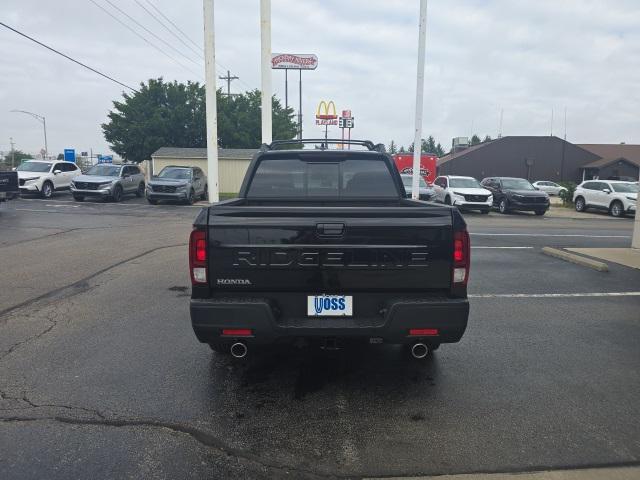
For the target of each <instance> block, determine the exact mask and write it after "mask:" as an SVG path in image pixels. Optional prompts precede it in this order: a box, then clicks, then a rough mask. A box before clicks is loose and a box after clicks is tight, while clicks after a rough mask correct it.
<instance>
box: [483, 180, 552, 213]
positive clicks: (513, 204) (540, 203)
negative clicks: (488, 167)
mask: <svg viewBox="0 0 640 480" xmlns="http://www.w3.org/2000/svg"><path fill="white" fill-rule="evenodd" d="M480 183H481V184H482V186H483V187H484V188H486V189H487V190H491V193H492V194H493V206H494V207H498V210H499V211H500V213H509V212H510V211H511V210H519V211H529V212H535V213H536V215H544V214H545V212H546V211H547V210H549V195H547V194H546V193H545V192H541V191H540V190H536V187H534V186H533V185H531V183H530V182H529V181H528V180H525V179H524V178H512V177H489V178H485V179H484V180H482V182H480Z"/></svg>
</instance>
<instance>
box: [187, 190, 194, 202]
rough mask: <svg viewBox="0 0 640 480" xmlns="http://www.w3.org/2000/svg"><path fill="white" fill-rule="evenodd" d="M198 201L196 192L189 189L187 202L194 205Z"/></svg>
mask: <svg viewBox="0 0 640 480" xmlns="http://www.w3.org/2000/svg"><path fill="white" fill-rule="evenodd" d="M195 201H196V192H194V191H193V189H191V190H189V196H188V197H187V204H188V205H193V204H194V203H195Z"/></svg>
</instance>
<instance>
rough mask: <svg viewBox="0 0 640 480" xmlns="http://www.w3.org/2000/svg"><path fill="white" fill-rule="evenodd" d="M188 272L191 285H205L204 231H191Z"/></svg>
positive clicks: (205, 240) (205, 237) (205, 239)
mask: <svg viewBox="0 0 640 480" xmlns="http://www.w3.org/2000/svg"><path fill="white" fill-rule="evenodd" d="M189 270H190V271H191V284H193V285H198V284H202V283H207V235H206V232H205V231H204V230H193V231H192V232H191V236H190V237H189Z"/></svg>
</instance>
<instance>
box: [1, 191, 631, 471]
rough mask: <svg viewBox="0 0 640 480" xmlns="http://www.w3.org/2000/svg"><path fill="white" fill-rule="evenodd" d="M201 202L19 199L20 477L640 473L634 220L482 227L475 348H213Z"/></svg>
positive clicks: (7, 246)
mask: <svg viewBox="0 0 640 480" xmlns="http://www.w3.org/2000/svg"><path fill="white" fill-rule="evenodd" d="M198 208H199V207H197V206H183V205H160V206H150V205H147V204H146V203H145V202H144V201H143V200H140V199H128V200H127V201H125V202H123V203H120V204H112V203H99V202H95V203H94V202H84V203H82V204H78V203H74V202H72V201H70V199H69V197H68V195H56V196H55V197H54V198H53V199H51V200H46V201H45V200H40V199H35V198H26V199H20V200H15V201H13V202H9V203H8V204H4V205H2V207H1V208H0V261H1V262H2V270H1V274H0V285H1V286H0V478H51V479H54V478H60V479H69V478H200V477H205V476H206V477H209V478H285V477H286V478H332V477H354V478H359V477H366V476H377V477H384V476H401V475H404V476H409V475H442V474H454V473H476V472H520V471H531V470H542V469H547V468H577V467H587V466H613V465H638V464H640V435H639V433H638V432H640V375H638V372H639V371H640V370H639V369H640V349H639V348H638V342H637V339H638V338H639V337H640V314H639V313H638V312H639V311H640V271H638V270H634V269H630V268H627V267H623V266H620V265H616V264H610V271H609V272H608V273H601V272H596V271H593V270H589V269H585V268H584V267H581V266H578V265H573V264H569V263H565V262H562V261H560V260H557V259H554V258H551V257H547V256H545V255H543V254H542V253H541V252H540V250H541V248H542V247H544V246H554V247H628V246H629V245H630V243H631V234H632V228H633V220H632V219H612V218H609V217H606V216H604V215H603V216H599V217H598V218H593V217H585V219H564V218H547V217H542V218H540V217H535V216H531V215H509V216H501V215H498V214H491V215H489V216H486V215H479V214H477V215H476V214H469V215H466V219H467V221H468V223H469V229H470V232H471V236H472V245H473V251H472V270H471V284H470V297H471V316H470V319H469V328H468V330H467V332H466V334H465V336H464V338H463V340H462V341H461V342H460V343H458V344H452V345H443V346H442V347H441V348H440V349H439V350H438V351H437V352H435V354H434V355H433V357H432V358H430V359H428V360H426V361H414V360H412V359H408V358H407V357H406V355H405V354H404V353H403V352H402V351H401V350H400V349H397V348H394V347H389V346H371V347H369V348H359V349H356V350H341V351H337V352H323V351H309V350H303V351H292V350H278V351H274V352H256V353H255V355H254V354H250V356H248V357H247V358H246V359H244V360H242V361H232V360H231V359H229V358H227V357H223V356H219V355H216V354H213V353H212V352H211V351H210V350H209V348H208V346H206V345H201V344H199V343H198V342H197V340H196V339H195V337H194V335H193V332H192V331H191V326H190V321H189V312H188V297H189V278H188V270H187V251H186V248H185V246H186V242H187V238H188V233H189V231H190V224H191V221H192V220H193V218H194V217H195V215H196V214H197V212H198Z"/></svg>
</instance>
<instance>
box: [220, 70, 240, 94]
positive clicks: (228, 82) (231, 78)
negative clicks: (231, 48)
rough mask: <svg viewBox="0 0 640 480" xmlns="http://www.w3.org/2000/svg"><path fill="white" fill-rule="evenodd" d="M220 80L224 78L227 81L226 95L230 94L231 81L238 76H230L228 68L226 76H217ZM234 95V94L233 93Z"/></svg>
mask: <svg viewBox="0 0 640 480" xmlns="http://www.w3.org/2000/svg"><path fill="white" fill-rule="evenodd" d="M218 78H219V79H220V80H225V81H226V82H227V97H230V96H231V82H232V81H233V80H238V78H240V77H236V76H233V77H232V76H231V72H230V71H229V70H227V76H226V77H218ZM234 95H235V94H234Z"/></svg>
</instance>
